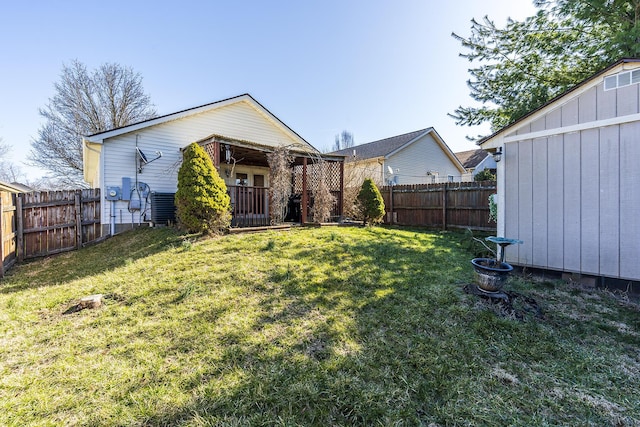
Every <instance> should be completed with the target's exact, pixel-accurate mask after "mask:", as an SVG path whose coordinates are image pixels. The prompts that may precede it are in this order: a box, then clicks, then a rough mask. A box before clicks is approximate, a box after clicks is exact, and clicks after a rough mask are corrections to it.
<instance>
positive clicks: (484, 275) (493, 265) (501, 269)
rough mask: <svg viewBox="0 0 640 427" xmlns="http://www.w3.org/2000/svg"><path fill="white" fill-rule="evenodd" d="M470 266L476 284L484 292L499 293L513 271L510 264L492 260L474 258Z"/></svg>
mask: <svg viewBox="0 0 640 427" xmlns="http://www.w3.org/2000/svg"><path fill="white" fill-rule="evenodd" d="M471 264H473V269H474V270H475V272H476V283H477V285H478V287H479V288H480V290H482V291H485V292H499V291H500V290H501V289H502V286H504V284H505V282H506V281H507V278H508V277H509V273H510V272H511V271H512V270H513V267H512V266H511V265H510V264H507V263H506V262H500V261H496V260H495V259H492V258H474V259H472V260H471Z"/></svg>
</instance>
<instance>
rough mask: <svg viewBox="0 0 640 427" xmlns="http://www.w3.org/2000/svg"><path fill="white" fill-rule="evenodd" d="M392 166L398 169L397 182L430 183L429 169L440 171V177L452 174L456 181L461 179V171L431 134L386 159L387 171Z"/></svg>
mask: <svg viewBox="0 0 640 427" xmlns="http://www.w3.org/2000/svg"><path fill="white" fill-rule="evenodd" d="M387 166H390V167H391V168H392V169H393V170H394V171H397V180H396V184H398V185H407V184H429V183H431V176H429V175H427V172H429V171H435V172H437V173H438V177H440V178H443V179H446V178H447V176H449V175H452V176H453V180H454V181H460V177H461V175H462V173H461V171H460V170H459V169H458V168H457V167H456V165H455V163H454V162H453V161H452V160H451V158H449V156H447V154H446V153H445V152H444V150H443V148H442V147H441V146H440V144H438V142H437V141H436V140H435V139H434V138H433V137H432V136H431V134H427V135H424V136H423V137H422V138H420V139H419V140H417V141H414V142H413V143H411V144H409V145H407V146H406V147H404V148H403V149H401V150H399V151H398V152H396V153H395V154H393V155H391V156H389V158H388V159H387V160H386V161H385V165H384V168H385V171H386V170H387Z"/></svg>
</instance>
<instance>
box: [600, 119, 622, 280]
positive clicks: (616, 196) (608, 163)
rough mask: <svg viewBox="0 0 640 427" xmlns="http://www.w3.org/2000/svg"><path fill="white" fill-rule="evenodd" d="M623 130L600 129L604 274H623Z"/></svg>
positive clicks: (601, 265) (601, 233)
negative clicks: (621, 137) (621, 216)
mask: <svg viewBox="0 0 640 427" xmlns="http://www.w3.org/2000/svg"><path fill="white" fill-rule="evenodd" d="M619 132H620V129H619V127H618V126H609V127H606V128H602V129H600V173H599V179H600V246H601V247H602V248H603V250H601V251H600V274H602V275H605V276H613V277H617V276H618V275H619V274H620V249H619V248H620V193H619V191H618V189H619V188H620V142H619V141H620V135H619Z"/></svg>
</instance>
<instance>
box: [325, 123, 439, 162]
mask: <svg viewBox="0 0 640 427" xmlns="http://www.w3.org/2000/svg"><path fill="white" fill-rule="evenodd" d="M432 130H433V128H427V129H421V130H416V131H414V132H409V133H405V134H402V135H397V136H392V137H390V138H385V139H380V140H378V141H373V142H369V143H367V144H360V145H356V146H354V147H351V148H345V149H344V150H338V151H333V152H331V153H329V154H335V155H338V156H352V155H353V151H354V150H355V152H356V156H357V157H358V159H373V158H375V157H385V156H388V155H389V154H391V153H393V152H394V151H396V150H398V149H399V148H402V147H403V146H405V145H407V144H408V143H410V142H412V141H414V140H415V139H417V138H419V137H421V136H423V135H425V134H427V133H429V132H430V131H432Z"/></svg>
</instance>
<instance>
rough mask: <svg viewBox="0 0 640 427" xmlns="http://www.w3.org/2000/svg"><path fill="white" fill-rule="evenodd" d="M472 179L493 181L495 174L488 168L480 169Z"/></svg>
mask: <svg viewBox="0 0 640 427" xmlns="http://www.w3.org/2000/svg"><path fill="white" fill-rule="evenodd" d="M473 180H474V181H476V182H478V181H495V180H496V176H495V175H494V174H493V173H492V172H491V171H490V170H489V169H482V170H481V171H480V172H478V173H477V174H476V176H475V177H474V178H473Z"/></svg>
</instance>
